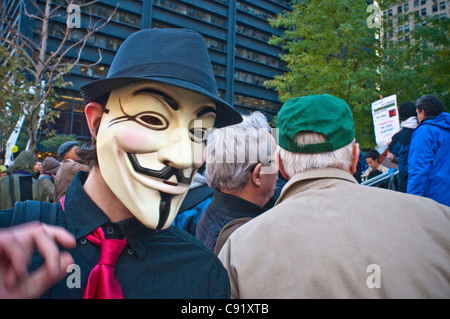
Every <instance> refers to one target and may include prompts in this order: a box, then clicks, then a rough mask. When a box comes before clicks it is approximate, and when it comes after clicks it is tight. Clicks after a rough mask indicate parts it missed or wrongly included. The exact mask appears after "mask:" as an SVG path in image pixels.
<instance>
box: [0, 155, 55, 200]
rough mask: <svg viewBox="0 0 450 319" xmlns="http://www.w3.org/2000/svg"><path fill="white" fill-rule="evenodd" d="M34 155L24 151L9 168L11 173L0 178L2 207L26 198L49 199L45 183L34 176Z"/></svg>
mask: <svg viewBox="0 0 450 319" xmlns="http://www.w3.org/2000/svg"><path fill="white" fill-rule="evenodd" d="M33 167H34V155H33V153H31V152H29V151H22V152H21V153H20V154H19V156H17V158H16V159H15V160H14V163H13V164H12V165H11V167H10V168H9V169H10V171H11V175H8V176H6V177H4V178H1V179H0V209H8V208H12V207H14V204H15V203H16V202H23V201H25V200H38V201H48V195H47V192H46V190H45V187H44V185H42V183H41V182H40V181H38V180H37V178H34V176H33V175H34V169H33Z"/></svg>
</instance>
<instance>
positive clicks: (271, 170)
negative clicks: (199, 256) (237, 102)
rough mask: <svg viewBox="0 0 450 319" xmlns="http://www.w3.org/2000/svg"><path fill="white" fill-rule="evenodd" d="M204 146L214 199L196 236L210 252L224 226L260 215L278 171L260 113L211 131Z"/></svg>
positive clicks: (208, 179) (267, 127)
mask: <svg viewBox="0 0 450 319" xmlns="http://www.w3.org/2000/svg"><path fill="white" fill-rule="evenodd" d="M206 144H207V150H206V180H207V182H208V185H209V186H210V187H212V188H213V189H214V197H213V199H212V201H211V203H210V204H209V206H208V207H207V208H206V209H205V211H204V212H203V214H202V215H201V216H200V219H199V221H198V225H197V231H196V237H197V238H198V239H200V240H201V241H202V242H203V243H205V245H206V246H208V247H209V248H210V249H211V250H212V251H214V250H215V247H216V242H217V238H218V236H219V233H220V231H221V230H222V228H223V227H224V226H225V225H226V224H227V223H229V222H231V221H233V220H235V219H238V218H244V217H249V218H253V217H256V216H258V215H260V214H262V213H263V212H264V205H266V203H267V202H268V201H269V199H270V198H271V197H272V195H273V194H274V190H275V185H276V181H277V176H278V168H277V167H276V164H275V161H272V160H271V159H272V158H273V155H274V153H275V148H276V142H275V139H274V138H273V137H272V135H271V134H270V126H269V124H268V122H267V119H266V118H265V116H264V115H263V114H262V113H260V112H254V113H252V114H250V115H243V121H242V122H241V123H239V124H236V125H233V126H229V127H225V128H222V129H217V130H215V131H214V132H213V133H212V134H210V136H209V137H208V141H207V143H206Z"/></svg>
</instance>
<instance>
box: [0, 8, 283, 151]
mask: <svg viewBox="0 0 450 319" xmlns="http://www.w3.org/2000/svg"><path fill="white" fill-rule="evenodd" d="M35 1H36V2H37V3H38V4H39V5H40V6H41V8H43V7H44V5H45V1H44V0H35ZM86 2H87V1H86ZM25 3H28V1H25ZM53 3H54V4H61V5H62V8H61V10H62V9H65V7H64V5H63V3H65V2H64V1H63V0H53ZM75 3H84V2H83V1H78V2H77V1H76V2H75ZM118 3H119V1H112V0H100V1H98V2H96V3H93V4H90V5H87V6H80V13H81V15H80V18H81V19H80V22H81V28H72V29H71V32H70V39H71V40H76V39H79V38H81V37H82V36H83V34H84V32H85V30H86V29H85V28H86V27H87V26H88V25H89V23H95V22H96V21H98V20H99V19H102V18H105V17H108V16H110V15H111V14H112V13H113V12H114V10H116V12H115V13H114V15H113V18H112V19H111V21H110V22H109V23H108V24H107V25H106V26H105V27H104V28H102V29H101V30H100V31H98V32H96V33H95V34H93V35H92V36H90V37H89V38H88V40H87V43H86V46H85V48H84V51H83V55H82V59H81V61H80V63H81V64H83V65H79V66H76V67H74V68H73V69H72V70H71V71H70V73H69V74H67V75H65V76H64V80H65V81H66V82H71V83H72V85H68V86H66V87H64V88H61V89H59V90H58V91H59V98H58V100H57V101H56V102H54V104H53V108H55V109H57V110H59V111H60V116H59V118H56V119H55V123H49V124H47V125H44V126H42V127H41V133H42V134H41V136H42V137H45V133H46V132H50V131H51V130H56V131H57V133H58V134H67V135H70V134H72V135H75V136H76V137H77V138H79V139H81V140H83V139H84V140H87V139H89V137H90V134H89V130H88V128H87V125H86V123H85V117H84V103H83V101H82V99H81V98H80V93H79V88H80V86H82V85H83V84H85V83H88V82H90V81H93V80H95V79H100V78H104V77H106V75H107V73H108V69H109V66H110V64H111V62H112V59H113V57H114V55H115V52H116V51H117V49H118V48H119V47H120V45H121V43H122V42H123V41H124V39H125V38H126V37H127V36H128V35H130V34H132V33H134V32H136V31H138V30H140V29H143V28H189V29H193V30H195V31H198V32H199V33H201V34H202V35H203V36H204V38H205V40H206V42H207V45H208V48H209V53H210V56H211V61H212V65H213V68H214V72H215V75H216V81H217V85H218V88H219V94H220V96H221V97H222V98H223V99H224V100H226V101H227V102H229V103H231V104H233V105H234V106H235V107H236V108H237V109H238V110H240V111H242V112H245V111H247V110H250V111H252V110H261V111H263V112H264V113H265V114H266V115H268V117H270V116H271V115H274V114H276V112H277V111H278V109H279V108H280V107H281V103H280V102H279V100H278V94H277V92H276V91H275V90H272V89H267V88H266V87H265V86H264V85H263V83H264V81H266V80H270V79H272V78H273V77H274V76H275V75H278V74H281V73H283V72H284V71H285V68H284V65H283V62H282V61H281V60H280V58H279V57H280V54H282V53H283V51H282V49H281V48H280V47H277V46H273V45H269V44H268V43H267V42H268V40H269V39H270V37H271V36H272V35H274V34H275V35H280V34H281V33H282V32H283V30H279V29H278V30H277V29H273V28H272V27H271V26H270V24H269V23H268V19H269V18H271V17H275V16H276V14H278V13H282V12H283V11H285V10H289V3H290V1H288V0H192V1H183V0H121V1H120V3H119V4H118ZM4 6H5V7H6V8H7V10H8V12H9V14H10V16H11V19H9V20H10V23H13V25H14V26H15V27H16V28H18V29H19V31H20V32H22V33H23V34H24V35H27V36H29V37H36V35H37V34H39V32H40V26H41V23H40V21H38V20H36V19H30V18H29V17H28V16H27V15H26V14H25V12H24V2H23V1H17V0H16V1H11V0H9V1H8V0H6V1H5V3H4ZM26 6H27V9H28V7H30V6H31V5H30V4H29V3H28V4H27V5H26ZM116 6H117V7H116ZM66 23H67V21H66V20H64V19H63V17H61V18H58V17H55V18H53V19H52V21H51V24H50V27H49V34H50V36H49V46H48V51H52V50H54V49H55V48H56V47H57V45H58V43H59V38H60V37H61V29H64V28H65V27H66ZM99 49H100V50H101V61H100V62H99V63H98V64H96V65H91V66H88V65H89V64H93V63H95V62H97V61H98V59H99V52H98V50H99ZM137 49H139V48H137ZM75 57H76V52H71V54H69V55H68V58H75ZM38 149H39V144H38Z"/></svg>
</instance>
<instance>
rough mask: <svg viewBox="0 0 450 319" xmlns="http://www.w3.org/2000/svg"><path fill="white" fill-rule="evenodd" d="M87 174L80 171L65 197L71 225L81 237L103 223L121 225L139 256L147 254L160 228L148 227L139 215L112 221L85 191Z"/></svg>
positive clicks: (69, 227) (65, 208) (69, 228)
mask: <svg viewBox="0 0 450 319" xmlns="http://www.w3.org/2000/svg"><path fill="white" fill-rule="evenodd" d="M87 176H88V173H86V172H79V173H77V174H76V175H75V177H74V179H73V181H72V183H71V184H70V185H69V187H68V188H67V192H66V197H65V201H64V211H65V216H66V220H67V229H68V230H69V231H70V232H71V233H72V234H73V235H74V236H75V238H76V239H80V238H82V237H85V236H86V235H88V234H90V233H91V232H93V231H94V230H95V229H97V228H98V227H100V226H103V227H104V228H105V227H107V226H108V225H109V224H112V225H117V226H118V228H119V229H120V231H121V232H122V234H123V235H124V236H125V238H126V239H127V242H128V244H129V245H130V246H131V248H132V249H133V250H134V251H135V253H136V255H137V256H138V258H139V259H142V258H144V257H145V255H146V253H147V251H148V248H149V247H150V243H151V239H152V237H153V235H154V234H155V233H156V231H155V230H154V229H151V228H148V227H146V226H145V225H143V224H142V223H141V222H139V221H138V220H137V219H136V218H135V217H131V218H129V219H126V220H123V221H120V222H118V223H115V224H114V223H111V221H110V220H109V218H108V216H106V215H105V214H104V213H103V211H102V210H101V209H100V208H99V207H98V206H97V205H96V204H95V203H94V202H93V201H92V200H91V198H90V197H89V195H88V194H87V193H86V192H85V191H84V189H83V184H84V182H85V181H86V179H87ZM105 234H106V232H105Z"/></svg>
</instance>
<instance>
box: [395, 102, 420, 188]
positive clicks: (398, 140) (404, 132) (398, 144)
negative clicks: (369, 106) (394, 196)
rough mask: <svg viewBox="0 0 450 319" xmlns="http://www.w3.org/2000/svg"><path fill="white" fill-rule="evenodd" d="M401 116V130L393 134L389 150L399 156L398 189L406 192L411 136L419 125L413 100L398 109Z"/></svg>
mask: <svg viewBox="0 0 450 319" xmlns="http://www.w3.org/2000/svg"><path fill="white" fill-rule="evenodd" d="M398 114H399V118H400V127H401V129H400V131H399V132H397V133H396V134H394V136H392V139H391V142H390V143H389V147H388V149H389V152H391V153H392V154H393V155H394V156H396V157H397V161H398V171H399V174H398V176H399V178H398V190H399V191H400V192H402V193H406V187H407V185H408V154H409V146H410V143H411V136H412V133H413V132H414V129H415V128H416V127H417V125H418V123H417V117H416V105H415V104H414V103H412V102H405V103H403V104H402V105H400V108H399V110H398Z"/></svg>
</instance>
